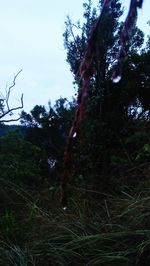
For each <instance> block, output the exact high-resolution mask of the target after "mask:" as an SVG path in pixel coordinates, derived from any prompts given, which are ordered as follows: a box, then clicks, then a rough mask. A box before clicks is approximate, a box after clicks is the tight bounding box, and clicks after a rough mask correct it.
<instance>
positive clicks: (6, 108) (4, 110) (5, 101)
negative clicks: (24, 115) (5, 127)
mask: <svg viewBox="0 0 150 266" xmlns="http://www.w3.org/2000/svg"><path fill="white" fill-rule="evenodd" d="M21 72H22V69H21V70H20V71H19V72H18V73H17V74H16V75H14V79H13V81H12V84H11V85H10V86H9V87H8V89H7V86H6V89H5V96H3V94H2V93H1V97H2V98H1V99H0V102H1V105H2V106H1V107H0V113H1V114H0V123H7V122H15V121H18V120H19V119H20V117H18V118H16V119H2V118H3V117H5V116H6V115H12V114H13V112H14V111H16V110H19V109H22V108H23V94H22V95H21V98H20V106H17V107H12V108H10V105H9V101H10V95H11V92H12V89H13V88H14V87H15V85H16V79H17V77H18V75H19V74H20V73H21Z"/></svg>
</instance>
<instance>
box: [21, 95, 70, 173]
mask: <svg viewBox="0 0 150 266" xmlns="http://www.w3.org/2000/svg"><path fill="white" fill-rule="evenodd" d="M74 108H75V102H74V101H73V102H68V101H67V99H66V98H60V99H58V100H56V102H55V104H54V106H53V107H52V105H51V103H50V102H49V103H48V107H45V106H41V105H36V106H34V108H33V109H32V110H31V112H30V113H26V112H24V111H22V113H21V120H20V121H21V123H22V125H25V126H26V127H27V135H26V139H27V140H28V141H30V142H31V143H32V144H34V145H37V146H38V147H40V149H41V164H42V167H43V169H44V168H45V170H46V169H47V170H46V171H47V175H49V168H48V162H55V166H56V168H57V170H58V168H59V169H60V168H62V162H63V153H64V147H65V143H66V139H67V133H68V131H69V128H70V125H71V121H72V119H73V114H74Z"/></svg>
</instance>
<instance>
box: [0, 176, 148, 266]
mask: <svg viewBox="0 0 150 266" xmlns="http://www.w3.org/2000/svg"><path fill="white" fill-rule="evenodd" d="M0 182H1V186H2V189H1V191H0V195H1V196H0V197H1V198H2V200H3V201H1V203H0V210H1V219H0V230H1V234H0V265H1V266H5V265H6V266H11V265H12V266H14V265H15V266H30V265H31V266H33V265H34V266H43V265H44V266H50V265H54V266H55V265H91V266H92V265H102V266H103V265H106V266H115V265H119V266H132V265H133V266H135V265H137V266H143V265H144V266H147V265H150V255H149V254H150V189H145V188H144V186H143V187H141V188H139V187H138V188H137V189H131V188H129V187H120V191H119V192H118V193H116V194H114V193H109V194H107V193H105V194H104V193H100V192H98V191H97V192H93V191H92V190H84V189H80V188H72V195H71V197H70V198H69V202H68V208H67V210H66V211H64V210H63V209H62V208H61V206H60V204H59V194H58V191H57V190H56V191H55V192H53V193H52V192H51V189H49V188H46V189H43V190H42V191H35V190H34V191H31V190H27V189H23V188H20V187H18V186H17V185H15V184H13V183H10V182H8V181H4V180H0Z"/></svg>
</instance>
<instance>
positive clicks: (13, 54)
mask: <svg viewBox="0 0 150 266" xmlns="http://www.w3.org/2000/svg"><path fill="white" fill-rule="evenodd" d="M83 2H85V1H83V0H74V1H71V0H55V1H51V0H42V1H41V0H5V1H2V0H0V91H1V92H3V91H4V89H5V87H6V83H8V84H10V83H11V80H12V79H13V74H15V73H17V72H18V71H19V70H20V69H23V71H22V72H21V74H20V75H19V77H18V79H17V81H16V88H15V90H14V91H13V93H12V99H13V100H12V103H13V104H18V103H19V99H20V95H21V93H23V94H24V110H25V111H27V112H29V111H30V110H31V109H32V108H33V107H34V106H35V105H36V104H42V105H47V103H48V101H49V100H51V101H52V102H53V103H54V100H55V99H58V98H59V97H60V96H62V97H67V98H69V99H71V96H74V93H75V91H74V89H73V84H72V81H73V78H72V74H71V73H70V70H69V65H68V64H67V63H66V62H65V60H66V51H65V50H64V47H63V37H62V34H63V32H64V30H65V26H64V21H65V18H66V15H68V14H69V16H70V17H71V18H72V19H73V21H77V20H78V19H80V18H82V14H83V7H82V5H83ZM93 2H94V3H95V4H96V3H97V0H93ZM122 2H124V3H126V9H125V11H127V7H128V5H129V0H125V1H123V0H122ZM149 14H150V3H149V0H145V1H144V4H143V9H142V10H140V11H139V17H138V25H139V26H140V28H142V30H144V31H145V32H146V33H147V34H148V33H149V28H148V25H147V24H146V22H147V21H148V20H150V16H149Z"/></svg>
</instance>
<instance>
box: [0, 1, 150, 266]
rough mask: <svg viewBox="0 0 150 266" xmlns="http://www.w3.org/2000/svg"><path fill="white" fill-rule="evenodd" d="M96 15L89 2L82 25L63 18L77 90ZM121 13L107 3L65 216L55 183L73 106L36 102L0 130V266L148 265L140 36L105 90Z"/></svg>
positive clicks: (147, 53)
mask: <svg viewBox="0 0 150 266" xmlns="http://www.w3.org/2000/svg"><path fill="white" fill-rule="evenodd" d="M99 2H100V3H101V2H103V1H99ZM97 12H98V11H97V9H96V8H93V6H92V3H91V1H90V0H89V1H88V3H84V20H83V24H81V23H80V22H77V24H74V23H73V22H72V21H71V19H70V18H69V17H68V18H67V20H66V30H65V33H64V45H65V48H66V50H67V62H68V63H69V65H70V70H71V72H72V73H73V76H74V85H75V89H76V90H77V92H78V90H79V89H80V87H81V85H82V84H81V82H82V81H81V79H80V76H79V65H80V63H81V60H82V57H83V53H84V49H85V47H86V42H87V38H88V37H89V34H90V30H91V27H92V24H93V22H94V21H95V19H96V17H97ZM121 15H122V7H121V4H120V1H119V0H117V1H116V0H113V1H112V4H111V8H109V9H108V10H107V12H106V13H105V17H104V18H103V20H102V23H101V30H100V31H99V35H98V43H97V45H98V50H99V55H98V60H97V62H96V63H95V66H94V67H95V74H94V76H93V78H92V79H91V83H90V92H89V99H88V102H87V108H86V115H85V119H84V121H83V123H82V124H81V125H80V136H79V137H78V138H77V137H75V138H74V141H73V145H72V160H71V161H70V165H69V167H68V168H69V173H70V179H69V182H68V203H67V209H66V210H64V209H62V207H61V205H60V191H59V183H60V179H61V176H62V172H63V155H64V149H65V145H66V141H67V135H68V131H69V128H70V127H71V124H72V120H73V117H74V113H75V108H76V101H75V100H72V102H68V101H67V99H63V98H61V99H58V100H57V101H56V103H55V105H54V106H52V105H51V103H50V102H49V103H48V106H47V107H45V106H40V105H36V106H35V107H33V109H32V110H31V112H30V113H26V112H25V111H22V113H21V124H22V126H16V127H13V128H12V127H11V126H7V125H4V124H3V123H1V125H0V164H1V171H0V185H1V186H0V212H1V218H0V232H1V234H0V265H2V266H5V265H8V266H9V265H10V266H11V265H12V266H13V265H16V266H27V265H35V266H37V265H39V266H42V265H45V266H50V265H106V266H109V265H110V266H113V265H121V266H132V265H133V266H134V265H137V266H147V265H149V264H150V226H149V225H150V208H149V205H150V189H149V187H150V117H149V115H150V97H149V96H150V65H149V61H150V37H149V36H148V37H147V38H146V36H145V37H144V33H143V32H142V31H141V30H140V29H138V28H137V27H136V28H134V29H133V32H132V38H131V40H130V42H129V43H128V45H127V46H126V52H127V54H128V58H127V60H126V62H125V64H124V65H123V69H122V79H121V80H120V81H119V82H118V83H113V82H112V81H111V79H110V77H111V75H112V71H113V67H114V62H115V60H116V58H117V54H118V50H119V43H118V36H119V33H120V31H121V28H122V23H121V22H120V21H121V20H120V16H121ZM144 40H146V42H144ZM1 112H2V111H1ZM10 129H11V130H10Z"/></svg>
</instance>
